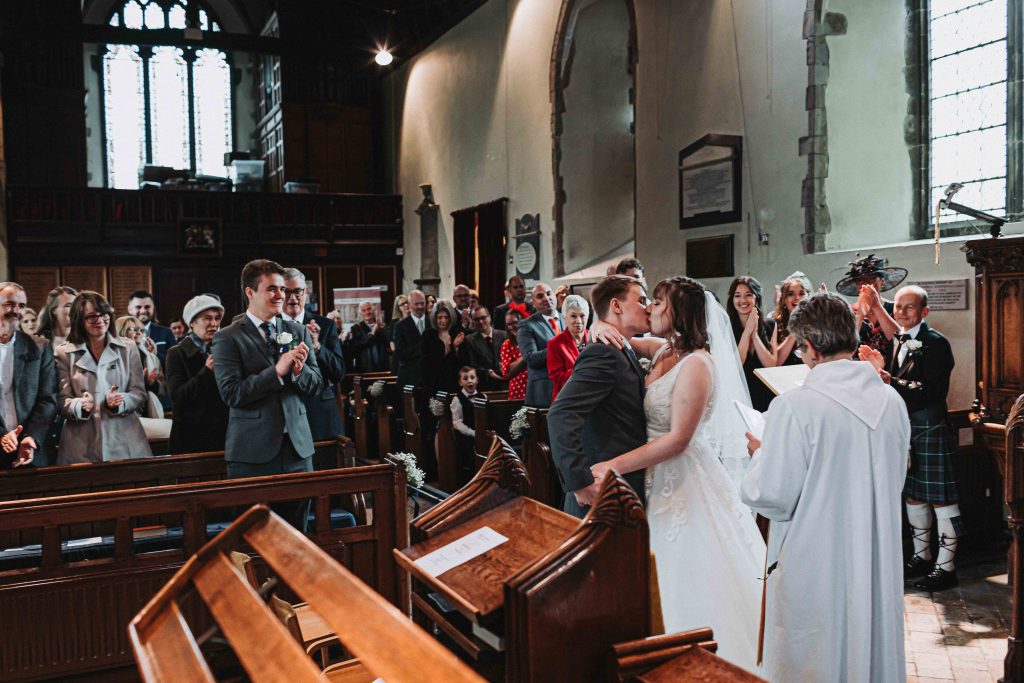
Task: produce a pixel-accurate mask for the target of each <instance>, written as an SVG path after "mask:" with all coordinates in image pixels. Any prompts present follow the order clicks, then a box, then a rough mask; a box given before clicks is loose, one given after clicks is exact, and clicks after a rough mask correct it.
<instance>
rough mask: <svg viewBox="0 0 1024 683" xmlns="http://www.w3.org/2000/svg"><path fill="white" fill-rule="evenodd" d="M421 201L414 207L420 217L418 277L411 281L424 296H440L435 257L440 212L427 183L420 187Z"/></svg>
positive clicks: (436, 258)
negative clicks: (421, 192)
mask: <svg viewBox="0 0 1024 683" xmlns="http://www.w3.org/2000/svg"><path fill="white" fill-rule="evenodd" d="M420 190H422V191H423V201H422V202H420V205H419V206H417V207H416V214H417V215H418V216H419V217H420V276H419V278H418V279H416V280H413V282H415V283H416V286H417V287H418V288H419V289H421V290H423V293H424V294H433V295H434V296H440V293H439V292H438V289H439V285H440V284H441V264H440V261H439V260H438V257H437V227H438V216H439V215H440V213H441V211H440V208H439V207H438V206H437V204H435V203H434V190H433V188H432V187H431V186H430V184H429V183H425V184H423V185H420Z"/></svg>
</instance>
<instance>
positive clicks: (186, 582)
mask: <svg viewBox="0 0 1024 683" xmlns="http://www.w3.org/2000/svg"><path fill="white" fill-rule="evenodd" d="M241 545H247V546H250V547H252V548H254V549H255V550H256V551H257V552H259V553H260V555H262V557H263V559H264V560H265V561H266V562H267V564H268V565H269V566H270V567H271V568H272V569H273V570H274V572H275V574H276V575H277V577H278V578H279V580H282V581H284V582H286V583H287V584H288V585H289V586H291V588H292V589H293V590H294V592H295V593H296V594H298V595H299V596H300V597H301V598H302V599H303V600H305V601H306V602H307V603H308V604H309V605H310V606H311V607H312V608H313V609H315V610H316V612H317V613H319V614H320V615H321V616H322V617H323V619H324V621H326V622H327V624H328V625H329V626H330V627H331V628H332V629H333V630H334V633H335V634H337V636H338V639H339V640H340V641H341V643H342V644H343V645H344V646H345V647H346V649H347V650H349V651H350V652H352V653H354V654H355V655H356V656H357V657H358V658H359V659H358V660H355V661H350V662H347V663H346V665H347V666H346V667H345V668H344V669H340V671H341V672H342V673H344V674H345V675H346V677H345V678H344V679H342V678H338V679H335V677H334V676H333V675H331V674H328V675H327V679H328V680H361V681H366V682H367V683H369V682H370V681H373V680H374V679H375V678H377V677H381V678H382V679H385V680H388V681H393V682H394V683H400V682H401V681H452V682H454V683H483V679H481V678H480V677H479V676H477V675H476V674H474V673H473V671H472V670H471V669H470V668H469V667H467V666H466V665H465V664H463V663H462V662H460V661H459V660H458V658H457V657H455V656H454V655H452V654H451V653H450V652H448V651H447V650H446V649H445V648H444V647H443V646H441V645H440V644H439V643H438V642H437V641H435V640H434V639H433V638H431V637H430V635H429V634H427V633H426V632H424V631H423V630H422V629H419V628H417V627H416V625H415V624H413V623H412V622H411V621H409V619H408V618H407V617H406V616H405V615H404V614H402V613H401V612H399V611H398V610H397V609H395V607H394V606H392V605H391V604H389V603H388V602H387V601H385V600H384V599H383V598H381V596H379V595H377V594H376V593H374V592H373V589H372V588H371V587H370V586H368V585H366V583H364V582H363V581H360V579H359V578H358V577H357V576H355V575H353V573H352V572H350V571H348V570H346V569H345V568H344V567H342V566H341V565H339V564H338V563H337V562H336V561H335V560H334V559H333V558H332V557H331V556H330V555H328V554H327V553H325V552H324V551H323V550H322V549H321V548H319V547H317V545H316V544H314V543H312V542H311V541H309V540H308V539H307V538H305V537H304V536H302V534H299V533H297V532H296V531H295V530H294V529H292V528H291V527H290V526H288V524H287V523H286V522H284V520H282V519H281V518H280V517H278V516H276V515H275V514H273V513H272V512H270V510H269V509H267V508H266V507H264V506H256V507H253V508H252V509H251V510H249V511H248V512H246V513H245V515H243V516H242V517H241V518H239V519H238V521H236V522H235V523H234V524H232V525H231V527H229V528H228V529H227V530H226V531H225V532H224V533H222V534H221V535H220V536H218V537H217V538H216V539H214V540H213V541H211V542H210V543H209V544H208V545H207V546H206V547H204V548H202V549H201V550H200V551H199V552H198V553H197V554H196V555H195V556H194V557H193V558H192V559H190V560H189V561H188V563H187V564H186V565H185V566H183V567H182V568H181V569H180V570H179V571H178V572H177V573H176V574H175V575H174V577H173V578H172V579H171V580H170V582H169V583H168V584H167V585H166V586H164V587H163V588H162V589H161V590H160V592H159V593H157V595H156V596H155V597H154V598H153V599H152V600H151V601H150V602H149V603H148V604H147V605H146V606H145V607H144V608H143V609H142V611H141V612H139V614H138V615H137V616H136V617H135V618H134V619H132V621H131V624H130V625H129V627H128V635H129V638H130V639H131V644H132V649H133V651H134V653H135V658H136V660H137V662H138V666H139V673H140V674H141V675H142V678H143V680H144V681H146V683H165V682H166V681H208V682H210V683H212V682H213V681H214V680H215V679H214V674H213V672H212V671H211V668H210V666H209V665H208V663H207V661H206V659H205V658H204V657H203V654H202V652H201V651H200V649H199V643H198V642H197V639H196V637H195V635H194V633H195V629H194V628H190V625H189V624H188V623H187V621H186V618H185V616H186V614H187V613H188V612H189V607H190V606H191V605H193V604H194V603H195V602H196V601H197V600H201V601H202V602H204V603H205V605H206V607H207V609H208V610H209V612H210V613H211V614H212V615H213V616H214V618H215V619H216V621H217V623H218V624H219V626H220V631H221V633H222V634H223V636H224V638H225V639H226V640H227V642H228V644H229V645H230V647H231V649H232V650H233V651H234V654H235V655H236V657H237V659H238V661H239V662H240V663H241V665H242V667H243V668H244V669H245V671H246V672H247V673H248V674H249V677H250V678H251V679H252V680H254V681H261V680H265V681H294V682H296V683H300V682H305V681H322V680H324V679H323V678H322V677H321V672H320V671H319V670H318V669H317V667H316V666H315V665H314V663H313V661H312V660H311V659H310V658H309V657H308V656H307V655H306V653H305V652H304V651H303V650H302V648H301V647H300V646H299V645H298V644H297V643H296V641H295V640H294V639H293V638H292V637H291V635H290V634H289V633H288V631H287V630H286V629H285V627H284V626H283V625H282V624H281V623H280V622H279V621H278V620H277V619H276V617H275V616H274V615H273V614H271V613H270V611H269V610H267V609H266V607H265V605H263V601H262V599H261V598H260V597H259V595H258V594H257V593H256V592H255V591H253V589H252V587H251V586H250V585H249V584H248V583H247V582H246V580H245V578H244V577H243V576H241V575H240V574H239V573H238V572H237V571H236V570H235V568H234V567H233V565H232V563H231V560H230V559H229V555H230V553H231V551H232V550H233V549H235V548H237V547H239V546H241ZM253 634H259V637H253ZM396 644H400V646H399V647H396Z"/></svg>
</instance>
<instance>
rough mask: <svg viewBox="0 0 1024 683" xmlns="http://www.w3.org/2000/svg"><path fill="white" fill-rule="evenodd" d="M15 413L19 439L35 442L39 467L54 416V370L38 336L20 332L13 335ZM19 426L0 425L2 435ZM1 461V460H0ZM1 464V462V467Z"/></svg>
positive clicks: (46, 458) (35, 461) (48, 348)
mask: <svg viewBox="0 0 1024 683" xmlns="http://www.w3.org/2000/svg"><path fill="white" fill-rule="evenodd" d="M13 351H14V380H13V384H14V412H15V414H16V415H17V417H18V424H20V425H21V427H22V432H21V439H22V440H24V439H25V437H28V436H31V437H32V438H33V439H34V440H35V442H36V453H35V457H34V458H33V460H32V464H33V465H35V466H37V467H41V466H43V465H47V464H49V456H52V455H53V454H52V453H50V454H48V453H46V452H45V451H44V450H43V449H44V448H45V446H46V437H47V434H48V432H49V430H50V425H51V424H52V423H53V418H54V416H55V415H56V414H57V368H56V365H54V361H53V347H51V346H50V343H49V342H48V341H47V340H45V339H42V338H40V337H30V336H29V335H27V334H25V333H24V332H22V331H21V330H18V331H17V332H16V333H15V336H14V349H13ZM17 426H18V425H17V424H16V425H8V424H3V416H0V429H2V430H3V432H4V433H6V432H9V431H11V430H12V429H14V428H15V427H17ZM2 459H3V458H2V457H0V460H2ZM3 466H4V465H3V463H2V462H0V468H2V467H3Z"/></svg>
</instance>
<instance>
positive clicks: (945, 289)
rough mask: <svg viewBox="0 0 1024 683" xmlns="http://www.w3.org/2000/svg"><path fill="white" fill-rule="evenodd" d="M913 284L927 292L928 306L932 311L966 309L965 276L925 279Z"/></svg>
mask: <svg viewBox="0 0 1024 683" xmlns="http://www.w3.org/2000/svg"><path fill="white" fill-rule="evenodd" d="M914 284H916V285H918V286H919V287H922V288H924V291H926V292H928V308H930V309H931V310H933V311H966V310H967V278H960V279H956V280H927V281H925V282H915V283H914Z"/></svg>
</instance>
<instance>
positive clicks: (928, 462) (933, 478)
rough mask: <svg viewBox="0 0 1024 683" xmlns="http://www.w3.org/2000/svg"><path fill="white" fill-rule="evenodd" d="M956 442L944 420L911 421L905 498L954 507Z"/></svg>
mask: <svg viewBox="0 0 1024 683" xmlns="http://www.w3.org/2000/svg"><path fill="white" fill-rule="evenodd" d="M956 448H957V444H956V440H955V439H954V437H953V433H952V429H950V427H949V424H948V423H947V422H946V420H945V419H936V418H931V419H925V420H911V421H910V469H909V470H907V479H906V482H904V484H903V497H904V498H913V499H915V500H919V501H922V502H925V503H932V504H935V505H952V504H953V503H956V502H957V501H958V500H959V499H958V497H957V490H956V470H955V469H954V467H953V456H954V455H956Z"/></svg>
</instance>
